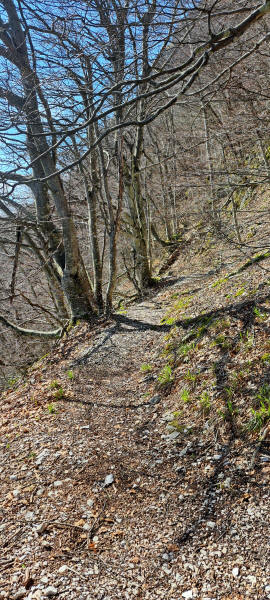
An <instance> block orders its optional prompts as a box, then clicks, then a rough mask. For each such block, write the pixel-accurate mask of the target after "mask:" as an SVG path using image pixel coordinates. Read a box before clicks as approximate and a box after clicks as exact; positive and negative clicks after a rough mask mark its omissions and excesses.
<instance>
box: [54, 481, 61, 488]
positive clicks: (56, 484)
mask: <svg viewBox="0 0 270 600" xmlns="http://www.w3.org/2000/svg"><path fill="white" fill-rule="evenodd" d="M53 485H54V487H61V485H63V481H54V482H53Z"/></svg>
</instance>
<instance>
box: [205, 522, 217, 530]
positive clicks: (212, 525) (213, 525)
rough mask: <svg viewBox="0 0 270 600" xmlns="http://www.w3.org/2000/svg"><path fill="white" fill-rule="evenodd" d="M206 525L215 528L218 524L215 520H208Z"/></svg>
mask: <svg viewBox="0 0 270 600" xmlns="http://www.w3.org/2000/svg"><path fill="white" fill-rule="evenodd" d="M206 525H207V527H210V528H211V529H214V527H215V526H216V524H215V521H207V523H206Z"/></svg>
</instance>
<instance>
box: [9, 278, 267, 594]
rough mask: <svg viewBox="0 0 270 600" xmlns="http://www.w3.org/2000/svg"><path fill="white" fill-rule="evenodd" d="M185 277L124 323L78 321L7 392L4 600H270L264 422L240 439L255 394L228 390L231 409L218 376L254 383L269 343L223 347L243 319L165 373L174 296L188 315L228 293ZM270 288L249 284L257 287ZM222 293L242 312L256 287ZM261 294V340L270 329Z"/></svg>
mask: <svg viewBox="0 0 270 600" xmlns="http://www.w3.org/2000/svg"><path fill="white" fill-rule="evenodd" d="M256 273H257V272H256ZM175 275H176V272H171V279H169V280H166V281H165V283H166V284H167V285H165V287H163V288H161V289H160V291H159V292H158V293H156V294H153V296H152V297H149V298H148V299H146V300H144V301H143V302H141V303H139V304H137V305H134V306H131V307H129V308H128V309H127V312H126V313H120V314H119V315H118V316H117V318H116V320H112V321H111V322H109V323H105V322H104V323H102V324H99V325H98V326H97V327H96V328H95V329H94V330H91V329H90V327H88V326H87V325H79V326H78V327H77V328H75V329H74V330H73V331H72V332H71V333H70V334H69V335H68V336H67V337H66V338H64V339H63V340H61V341H60V342H58V343H56V345H55V347H54V349H53V351H52V352H51V354H50V355H48V356H47V357H45V358H44V359H43V360H40V361H39V362H38V363H36V364H35V365H34V366H33V367H32V369H31V371H30V372H29V376H28V379H27V380H26V381H25V382H22V383H20V384H18V385H17V387H16V386H15V388H11V389H9V390H7V391H6V392H4V394H3V396H2V399H1V420H2V424H1V509H0V510H1V524H0V534H1V547H2V551H1V556H0V590H1V591H0V598H6V599H9V600H16V599H19V598H24V599H27V600H43V599H45V598H49V597H51V598H61V599H67V600H92V599H93V600H94V599H95V598H96V599H99V600H101V599H104V600H115V599H117V598H121V599H132V598H134V599H145V600H147V599H149V600H156V599H159V598H162V599H166V600H180V599H182V598H186V599H189V598H190V599H192V598H197V599H200V600H218V599H221V598H222V599H224V600H225V599H226V600H229V599H231V600H240V599H245V598H251V599H252V600H266V599H267V598H270V567H269V512H270V510H269V509H270V495H269V475H270V456H269V443H268V431H267V426H266V425H267V418H263V423H262V427H261V429H260V431H258V430H255V429H252V428H250V429H246V430H245V429H244V428H242V429H241V427H240V417H241V418H243V421H245V419H246V420H247V419H248V418H249V416H248V413H245V410H247V409H246V406H247V398H248V396H247V394H242V392H240V391H239V390H240V388H236V387H235V388H233V392H232V393H233V394H234V396H233V403H234V404H233V405H232V406H233V408H231V410H230V409H229V407H230V405H229V403H228V401H227V413H225V412H222V410H221V408H220V406H221V404H220V403H221V391H220V388H219V384H220V380H221V375H220V374H221V371H222V369H223V371H222V376H224V372H225V366H226V368H227V369H228V370H229V366H228V365H230V364H232V363H233V364H234V365H235V367H234V369H235V370H236V369H237V364H238V363H239V364H240V363H241V362H242V363H243V361H244V360H245V361H247V359H248V360H249V362H251V363H252V366H251V368H250V372H249V374H248V376H246V375H245V377H246V379H245V382H244V387H245V389H246V390H248V389H249V386H250V385H251V386H252V382H253V384H254V385H255V384H256V378H257V377H258V376H259V365H260V364H261V363H260V362H259V359H260V357H259V358H258V361H257V363H256V360H257V358H256V360H255V355H256V352H257V354H258V353H259V351H260V345H261V344H262V342H260V343H259V341H258V343H257V345H256V344H250V345H249V348H248V344H247V343H246V341H245V344H244V342H243V343H242V338H241V337H239V340H240V341H239V340H238V341H235V343H234V347H233V346H231V347H225V349H224V346H225V341H226V339H227V338H228V339H232V340H236V337H235V336H236V334H237V331H236V329H237V327H238V326H239V327H240V325H239V323H240V322H241V324H242V326H243V323H244V318H243V315H242V313H241V314H240V313H239V314H238V313H237V315H236V316H235V317H234V321H233V320H231V321H230V322H229V323H228V324H227V329H225V334H222V335H224V337H225V340H223V342H222V344H221V342H215V340H216V338H215V337H214V338H213V340H214V341H213V343H212V342H211V344H210V343H209V338H203V337H202V336H203V335H204V333H205V332H203V333H202V334H200V335H201V337H200V336H199V337H198V335H197V334H196V335H197V338H198V339H199V344H198V348H197V350H196V351H197V354H196V353H195V349H194V345H193V346H192V348H191V349H190V350H189V349H188V350H187V353H186V354H185V353H184V354H183V357H182V359H181V360H178V362H175V363H173V364H172V362H169V363H168V359H167V356H166V351H167V353H168V348H166V343H168V339H169V338H170V335H171V331H172V327H173V325H175V321H174V323H172V322H171V321H170V317H168V314H169V313H170V314H174V313H173V311H174V310H179V309H175V305H174V304H173V303H175V299H178V302H179V298H180V299H181V297H182V296H183V294H184V298H187V297H188V295H190V296H191V295H192V297H193V301H192V306H190V308H189V309H188V308H187V307H185V309H186V310H187V313H185V316H187V317H188V316H190V318H192V317H194V315H195V316H196V315H198V314H199V313H200V312H202V311H205V310H206V308H207V307H208V308H209V306H210V308H213V307H215V308H216V310H221V308H222V306H223V304H222V302H221V292H219V293H218V294H217V295H216V297H215V298H214V295H212V297H211V298H210V300H209V297H208V296H207V297H206V295H205V294H206V290H208V292H209V293H210V291H211V290H212V292H213V294H214V291H215V290H216V289H217V288H219V286H220V287H221V286H222V282H221V283H219V282H218V283H215V282H216V281H217V276H216V275H214V274H213V273H210V275H207V274H206V273H205V274H203V273H202V272H198V273H197V274H195V275H193V276H192V277H186V276H185V274H182V276H181V277H180V279H178V280H177V278H176V277H175ZM218 277H221V275H218ZM260 277H261V279H260ZM263 277H264V276H263V275H260V276H259V278H258V275H257V274H254V278H255V280H256V285H257V289H259V286H260V285H261V286H262V283H260V282H261V281H262V280H263ZM248 281H249V287H250V288H252V286H253V287H254V281H253V280H252V277H251V278H250V275H249V280H248ZM169 284H170V285H169ZM213 284H214V286H215V285H216V287H213ZM231 285H234V286H236V282H235V280H234V283H233V284H231ZM211 286H212V287H211ZM237 286H238V288H237V289H241V286H242V287H243V281H242V280H241V282H240V283H239V281H237ZM244 288H245V286H244ZM194 290H195V291H194ZM221 291H222V290H221ZM226 291H227V295H228V298H227V300H226V302H225V305H226V306H229V304H230V303H232V302H233V303H234V304H238V303H239V305H240V304H241V303H242V304H243V307H240V308H239V310H241V311H242V312H243V310H244V311H245V310H246V308H245V299H247V301H248V300H249V298H250V296H249V294H248V292H247V293H246V292H243V294H241V298H238V297H237V296H236V297H235V294H234V291H233V290H232V287H231V288H230V289H229V293H228V289H227V290H226ZM261 291H262V292H263V293H264V296H263V298H264V299H263V300H261V301H260V302H261V304H262V302H264V305H263V308H262V307H261V304H260V311H261V312H260V314H264V315H265V318H264V320H262V318H261V320H260V317H256V318H257V321H256V322H255V323H254V322H253V324H252V327H253V330H254V332H255V333H254V336H255V334H256V336H257V337H256V339H257V340H262V339H265V338H266V337H267V333H268V321H269V314H268V313H267V306H268V299H267V293H266V291H265V288H263V289H262V290H261ZM235 293H237V292H235ZM233 295H234V297H233ZM222 297H224V295H223V296H222ZM253 300H254V296H253ZM209 303H210V304H209ZM226 303H227V304H226ZM241 306H242V305H241ZM181 310H183V307H182V309H181ZM188 310H190V313H188ZM237 310H238V309H237ZM249 310H250V309H249ZM258 310H259V309H258ZM170 311H171V312H170ZM262 311H263V312H262ZM164 315H165V319H164ZM178 316H179V315H178ZM162 318H163V321H162ZM180 318H182V313H181V315H180ZM227 318H228V315H227ZM161 321H162V323H161ZM182 325H183V327H184V323H182ZM223 326H224V327H225V325H224V323H223ZM178 327H179V331H180V333H181V336H182V338H183V337H184V336H186V334H187V331H188V332H189V331H190V330H189V329H185V328H182V329H181V323H180V324H179V323H178ZM185 327H186V326H185ZM217 327H218V326H217V325H216V328H217ZM179 331H178V332H177V335H179ZM216 334H217V331H216V330H215V331H214V333H213V332H212V333H211V335H212V336H215V335H216ZM174 335H176V334H175V333H174ZM207 335H208V332H207ZM219 335H221V334H219ZM239 336H240V333H239ZM260 336H261V337H260ZM263 336H264V337H263ZM172 338H173V335H172ZM197 338H196V340H197ZM173 339H174V338H173ZM190 339H195V338H194V336H193V338H192V335H191V338H188V340H187V341H188V342H189V341H190ZM211 339H212V338H211ZM254 339H255V338H254ZM169 341H170V339H169ZM266 343H267V342H265V344H266ZM207 344H208V345H207ZM237 344H238V346H239V350H238V351H237V352H238V353H236V351H235V349H234V348H235V347H238V346H237ZM241 344H242V345H241ZM164 348H165V350H164ZM263 351H264V356H266V353H265V348H264V350H263ZM183 352H184V351H183ZM188 352H190V354H188ZM215 352H216V353H219V354H218V356H219V358H220V357H221V358H220V362H219V366H218V368H217V354H214V353H215ZM251 353H253V354H252V356H251ZM212 354H213V356H212ZM247 354H248V356H247ZM269 356H270V355H269ZM224 357H226V360H227V363H226V364H225V361H224V360H223V359H224ZM222 360H223V362H222ZM229 361H231V362H229ZM252 361H253V362H252ZM266 363H267V359H265V361H264V362H263V363H262V364H263V368H264V367H265V364H266ZM168 364H170V365H171V364H172V370H171V367H168ZM245 364H246V363H245ZM166 365H167V371H166ZM213 365H216V367H215V369H216V371H215V373H214V370H215V369H213ZM256 365H257V366H256ZM164 367H165V370H164ZM267 368H268V367H267ZM241 372H242V371H241ZM213 373H214V375H215V380H213V381H212V379H211V378H213V377H214V375H213ZM245 373H246V371H245ZM194 374H195V375H194ZM260 376H261V373H260ZM194 377H195V379H196V378H197V380H196V381H195V380H194ZM207 377H208V379H206V378H207ZM239 377H240V376H239ZM243 377H244V376H243ZM263 377H264V379H263V382H264V384H265V382H266V381H267V377H268V370H267V369H264V372H263ZM192 378H193V379H192ZM183 382H185V383H184V384H183ZM254 382H255V383H254ZM206 383H207V385H208V384H209V389H210V387H211V386H212V387H211V394H210V392H209V394H210V396H211V404H210V400H209V402H208V400H207V398H208V396H205V395H203V394H205V393H206V392H205V390H206V389H208V388H206ZM210 383H211V386H210ZM183 385H184V387H183ZM224 385H225V384H224ZM224 385H223V387H224ZM226 385H228V384H226ZM196 386H197V387H196ZM200 386H201V387H200ZM224 389H225V387H224ZM226 389H227V388H226ZM241 389H243V384H242V388H241ZM250 389H252V388H250ZM260 389H261V388H260ZM186 390H187V391H186ZM187 394H188V396H187ZM241 394H242V395H241ZM238 397H239V407H237V410H236V408H235V403H236V401H237V398H238ZM195 398H200V400H196V399H195ZM203 399H204V400H203ZM181 402H182V404H183V407H182V406H181ZM207 402H208V405H207ZM234 417H235V418H234ZM181 418H182V421H181ZM245 431H246V433H244V432H245ZM262 432H263V439H260V436H261V435H262Z"/></svg>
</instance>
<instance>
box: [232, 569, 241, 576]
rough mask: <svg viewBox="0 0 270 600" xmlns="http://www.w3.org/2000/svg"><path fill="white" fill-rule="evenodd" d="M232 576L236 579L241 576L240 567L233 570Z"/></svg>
mask: <svg viewBox="0 0 270 600" xmlns="http://www.w3.org/2000/svg"><path fill="white" fill-rule="evenodd" d="M232 574H233V576H234V577H238V575H239V568H238V567H234V569H233V570H232Z"/></svg>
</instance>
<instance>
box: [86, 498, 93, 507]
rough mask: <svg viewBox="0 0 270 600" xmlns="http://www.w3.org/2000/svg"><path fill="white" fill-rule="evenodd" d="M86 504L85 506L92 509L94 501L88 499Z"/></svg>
mask: <svg viewBox="0 0 270 600" xmlns="http://www.w3.org/2000/svg"><path fill="white" fill-rule="evenodd" d="M86 504H87V506H90V507H92V506H93V504H94V500H92V498H89V500H87V502H86Z"/></svg>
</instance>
